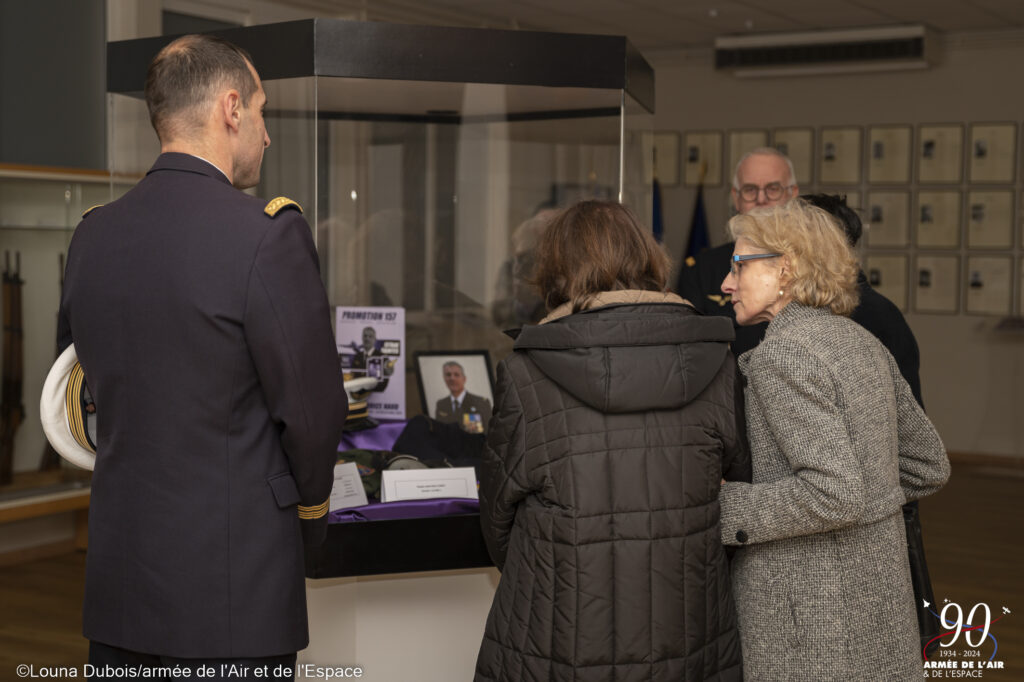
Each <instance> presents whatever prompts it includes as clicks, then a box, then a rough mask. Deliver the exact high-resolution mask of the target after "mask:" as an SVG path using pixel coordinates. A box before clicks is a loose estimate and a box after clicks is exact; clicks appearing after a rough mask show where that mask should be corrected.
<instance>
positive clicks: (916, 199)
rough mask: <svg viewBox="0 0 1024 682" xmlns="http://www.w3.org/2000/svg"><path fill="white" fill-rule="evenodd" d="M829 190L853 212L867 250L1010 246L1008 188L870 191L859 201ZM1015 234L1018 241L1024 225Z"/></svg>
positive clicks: (856, 194)
mask: <svg viewBox="0 0 1024 682" xmlns="http://www.w3.org/2000/svg"><path fill="white" fill-rule="evenodd" d="M830 193H840V194H845V195H846V203H847V205H849V206H851V207H854V208H856V209H857V210H858V211H859V213H860V216H861V220H862V221H863V222H864V224H865V227H866V229H865V231H864V245H865V246H867V247H868V248H894V247H902V246H911V245H913V246H916V247H918V248H923V249H958V248H961V246H966V247H967V248H969V249H1009V248H1013V239H1014V238H1013V232H1014V224H1015V223H1014V215H1015V214H1014V206H1013V204H1014V191H1013V190H1009V189H991V190H980V189H971V190H968V191H966V192H963V191H961V190H959V189H934V190H932V189H919V190H917V191H916V192H914V193H913V194H911V193H910V192H908V191H905V190H904V191H900V190H875V189H872V190H870V191H868V192H867V193H866V194H865V195H864V198H863V200H862V199H861V196H862V195H861V193H860V192H843V191H842V190H833V191H832V192H830ZM964 225H966V230H965V229H963V226H964ZM1021 232H1022V234H1021V236H1020V243H1021V244H1022V245H1024V228H1022V230H1021Z"/></svg>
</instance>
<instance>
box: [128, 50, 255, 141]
mask: <svg viewBox="0 0 1024 682" xmlns="http://www.w3.org/2000/svg"><path fill="white" fill-rule="evenodd" d="M251 63H252V58H251V57H250V56H249V53H248V52H246V51H245V50H243V49H242V48H240V47H238V46H237V45H233V44H232V43H229V42H228V41H226V40H224V39H223V38H217V37H215V36H211V35H187V36H182V37H180V38H178V39H176V40H174V41H173V42H171V43H169V44H168V45H167V46H166V47H164V48H163V49H162V50H160V52H159V53H157V55H156V57H154V58H153V61H152V62H151V63H150V65H149V71H148V72H147V73H146V106H147V107H148V108H149V121H150V123H152V124H153V129H154V130H156V134H157V137H159V138H160V140H161V141H167V140H172V139H174V138H175V137H177V136H179V135H181V134H182V133H187V132H188V129H189V128H191V127H194V126H197V125H199V124H200V112H199V111H197V108H198V107H199V106H200V105H202V104H204V103H206V102H207V101H208V100H209V98H210V97H212V96H213V95H214V89H215V88H217V87H221V86H227V87H230V88H235V89H236V90H238V93H239V95H241V97H242V105H243V106H246V107H247V106H248V105H249V101H250V100H251V99H252V96H253V95H254V94H255V93H256V79H255V78H253V76H252V72H251V71H250V70H249V65H250V64H251Z"/></svg>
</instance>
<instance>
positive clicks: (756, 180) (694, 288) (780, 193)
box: [678, 147, 800, 356]
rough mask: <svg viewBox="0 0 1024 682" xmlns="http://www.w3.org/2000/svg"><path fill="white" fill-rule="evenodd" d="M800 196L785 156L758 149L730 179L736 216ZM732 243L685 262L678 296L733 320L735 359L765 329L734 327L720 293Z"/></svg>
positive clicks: (730, 311) (760, 326)
mask: <svg viewBox="0 0 1024 682" xmlns="http://www.w3.org/2000/svg"><path fill="white" fill-rule="evenodd" d="M799 193H800V188H799V187H798V186H797V184H796V174H795V173H794V172H793V164H792V162H791V161H790V160H789V157H787V156H786V155H785V154H783V153H782V152H780V151H779V150H777V149H773V148H771V147H761V148H759V149H755V150H753V151H751V152H748V153H747V154H745V155H744V156H743V157H742V158H741V159H740V160H739V163H737V164H736V171H735V173H734V174H733V179H732V204H733V207H734V208H735V209H736V212H737V213H746V212H748V211H750V210H751V209H754V208H757V207H759V206H776V205H778V204H782V203H785V202H786V201H789V200H790V199H792V198H793V197H795V196H797V195H798V194H799ZM733 246H734V244H733V242H729V243H727V244H723V245H721V246H717V247H715V248H712V249H708V250H707V251H704V252H703V253H701V254H700V255H699V256H696V257H695V258H688V259H687V262H686V263H684V264H683V268H682V271H680V273H679V286H678V288H679V294H680V295H681V296H682V297H683V298H685V299H687V300H688V301H690V302H691V303H693V305H694V306H696V308H697V309H698V310H700V311H701V312H703V313H704V314H705V315H725V316H726V317H730V318H732V320H733V324H734V326H735V329H736V340H735V341H734V342H733V344H732V348H733V352H734V353H735V354H736V355H737V356H738V355H740V354H741V353H743V352H744V351H748V350H750V349H751V348H753V347H754V346H756V345H757V344H758V342H760V340H761V337H763V336H764V330H765V327H766V326H767V325H765V324H758V325H753V326H750V327H741V326H739V325H736V324H735V322H736V314H735V312H733V307H732V305H731V301H730V299H729V296H728V295H723V294H722V291H721V286H722V280H723V279H725V276H726V275H727V274H728V273H729V270H730V266H731V265H732V261H731V258H732V251H733Z"/></svg>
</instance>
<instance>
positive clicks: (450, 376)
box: [434, 360, 491, 433]
mask: <svg viewBox="0 0 1024 682" xmlns="http://www.w3.org/2000/svg"><path fill="white" fill-rule="evenodd" d="M441 371H442V372H443V374H444V383H445V386H447V387H448V390H449V392H450V395H447V396H445V397H444V398H441V399H440V400H438V401H437V405H436V407H435V408H434V418H435V419H437V421H439V422H442V423H444V424H458V425H459V426H460V427H461V428H462V430H463V431H467V432H469V433H486V432H487V424H488V422H490V421H491V401H490V400H488V399H487V398H484V397H482V396H478V395H474V394H472V393H469V392H468V391H466V372H465V370H464V369H463V368H462V365H460V364H459V363H457V362H455V361H454V360H450V361H449V362H446V363H444V365H443V366H442V367H441Z"/></svg>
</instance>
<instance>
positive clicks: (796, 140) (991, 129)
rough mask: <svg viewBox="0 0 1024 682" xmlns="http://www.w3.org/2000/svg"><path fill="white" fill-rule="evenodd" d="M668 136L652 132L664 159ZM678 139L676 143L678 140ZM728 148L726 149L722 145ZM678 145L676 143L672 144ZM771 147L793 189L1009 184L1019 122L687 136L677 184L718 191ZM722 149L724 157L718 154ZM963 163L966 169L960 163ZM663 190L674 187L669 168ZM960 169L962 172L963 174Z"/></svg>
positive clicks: (1013, 175) (717, 132)
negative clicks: (742, 163)
mask: <svg viewBox="0 0 1024 682" xmlns="http://www.w3.org/2000/svg"><path fill="white" fill-rule="evenodd" d="M673 135H674V133H655V134H654V138H655V141H656V142H657V143H658V145H659V148H660V149H662V150H663V151H662V154H663V158H669V157H670V151H669V150H670V148H671V146H672V144H673V138H672V136H673ZM676 139H677V138H676ZM726 142H727V143H728V144H727V145H726V144H725V143H726ZM676 144H677V142H676ZM769 146H770V147H775V148H776V149H778V150H779V151H781V152H783V153H785V154H786V155H787V156H789V158H790V160H791V161H792V162H793V169H794V170H795V171H796V178H797V183H798V184H800V185H805V186H806V185H810V184H811V183H813V182H815V178H817V180H816V181H817V182H818V183H821V184H834V185H857V184H860V183H861V182H862V181H864V180H865V179H866V181H867V182H868V183H871V184H882V185H885V184H893V185H899V184H909V183H910V182H911V177H913V178H915V179H916V181H917V182H918V183H921V184H939V185H941V184H959V183H961V182H963V181H964V173H965V171H966V177H967V182H969V183H994V184H1011V183H1013V182H1014V181H1015V180H1016V169H1017V124H1016V123H970V124H967V125H966V126H965V125H963V124H960V123H938V124H920V125H918V126H916V136H915V127H914V126H911V125H878V126H868V127H867V128H866V132H865V128H863V127H861V126H836V127H822V128H820V129H818V130H817V131H815V129H814V128H776V129H775V130H771V131H768V130H733V131H728V132H723V131H720V130H704V131H688V132H686V133H684V135H683V155H682V156H683V173H682V175H683V182H684V184H686V185H688V186H696V185H698V184H704V185H705V186H710V187H714V186H718V185H721V184H722V183H723V182H724V183H726V184H730V183H731V182H732V177H731V175H732V172H733V169H734V168H735V167H736V163H737V162H738V161H739V159H740V158H741V157H742V156H743V155H744V154H746V153H747V152H749V151H750V150H752V149H757V148H759V147H769ZM723 147H727V149H728V156H723ZM965 162H966V163H965ZM660 166H661V164H660V163H659V181H660V182H661V184H663V185H668V184H674V182H673V180H675V178H676V173H675V169H674V168H671V169H670V168H667V167H666V170H667V171H669V173H668V175H671V177H668V179H667V180H666V179H665V178H663V177H662V174H661V173H660ZM965 166H966V168H965Z"/></svg>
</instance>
